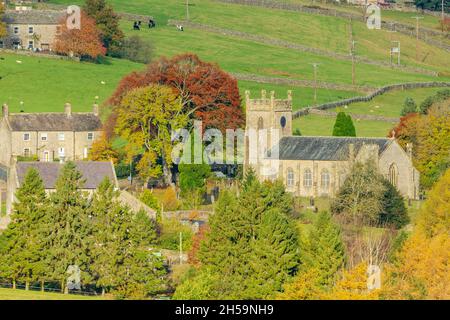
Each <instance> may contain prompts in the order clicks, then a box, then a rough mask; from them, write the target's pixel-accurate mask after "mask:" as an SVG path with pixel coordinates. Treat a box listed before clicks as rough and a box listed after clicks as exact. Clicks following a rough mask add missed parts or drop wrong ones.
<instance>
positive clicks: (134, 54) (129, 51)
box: [120, 36, 153, 64]
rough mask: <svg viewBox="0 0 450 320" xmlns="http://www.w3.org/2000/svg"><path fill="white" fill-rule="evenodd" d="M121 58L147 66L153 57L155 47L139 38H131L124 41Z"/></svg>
mask: <svg viewBox="0 0 450 320" xmlns="http://www.w3.org/2000/svg"><path fill="white" fill-rule="evenodd" d="M120 56H121V57H122V58H125V59H128V60H131V61H134V62H139V63H145V64H147V63H150V61H151V60H152V57H153V45H152V44H151V43H149V42H146V41H142V39H141V38H140V37H139V36H131V37H129V38H126V39H125V40H124V42H123V44H122V48H121V50H120Z"/></svg>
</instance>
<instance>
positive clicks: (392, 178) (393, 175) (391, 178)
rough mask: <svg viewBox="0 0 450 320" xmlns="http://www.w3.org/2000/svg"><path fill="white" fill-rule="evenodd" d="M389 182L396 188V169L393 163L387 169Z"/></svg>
mask: <svg viewBox="0 0 450 320" xmlns="http://www.w3.org/2000/svg"><path fill="white" fill-rule="evenodd" d="M389 182H390V183H391V184H392V185H393V186H394V187H397V183H398V169H397V166H396V165H395V163H393V164H391V166H390V167H389Z"/></svg>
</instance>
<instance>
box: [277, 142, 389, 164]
mask: <svg viewBox="0 0 450 320" xmlns="http://www.w3.org/2000/svg"><path fill="white" fill-rule="evenodd" d="M391 141H392V140H391V139H388V138H351V137H301V136H292V137H283V138H281V140H280V144H279V159H280V160H319V161H330V160H334V161H336V160H347V159H348V156H349V154H348V152H349V147H348V146H349V144H353V145H354V148H355V155H356V154H358V152H359V150H360V148H361V147H362V146H363V145H364V144H366V145H368V144H377V145H378V146H379V154H381V153H382V152H383V151H384V150H385V149H386V148H387V146H388V145H389V144H390V143H391Z"/></svg>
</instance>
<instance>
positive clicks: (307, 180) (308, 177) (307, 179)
mask: <svg viewBox="0 0 450 320" xmlns="http://www.w3.org/2000/svg"><path fill="white" fill-rule="evenodd" d="M303 186H305V187H306V188H311V187H312V172H311V170H310V169H306V170H305V173H304V174H303Z"/></svg>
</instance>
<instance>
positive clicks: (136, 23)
mask: <svg viewBox="0 0 450 320" xmlns="http://www.w3.org/2000/svg"><path fill="white" fill-rule="evenodd" d="M133 30H141V27H139V23H138V22H137V21H135V22H134V24H133Z"/></svg>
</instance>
